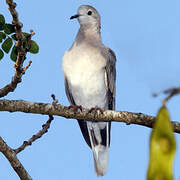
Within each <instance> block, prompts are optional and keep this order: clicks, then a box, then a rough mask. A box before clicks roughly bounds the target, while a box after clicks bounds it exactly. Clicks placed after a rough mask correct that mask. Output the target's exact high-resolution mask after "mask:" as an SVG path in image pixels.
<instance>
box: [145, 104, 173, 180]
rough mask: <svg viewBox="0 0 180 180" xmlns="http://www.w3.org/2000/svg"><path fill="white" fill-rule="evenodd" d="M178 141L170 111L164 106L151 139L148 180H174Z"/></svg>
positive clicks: (159, 113)
mask: <svg viewBox="0 0 180 180" xmlns="http://www.w3.org/2000/svg"><path fill="white" fill-rule="evenodd" d="M175 151H176V140H175V137H174V134H173V129H172V126H171V121H170V118H169V113H168V110H167V108H166V107H165V106H163V107H162V108H161V109H160V110H159V112H158V115H157V117H156V122H155V124H154V129H153V130H152V133H151V139H150V159H149V167H148V172H147V179H148V180H173V159H174V155H175Z"/></svg>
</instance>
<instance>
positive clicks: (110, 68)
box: [105, 48, 116, 110]
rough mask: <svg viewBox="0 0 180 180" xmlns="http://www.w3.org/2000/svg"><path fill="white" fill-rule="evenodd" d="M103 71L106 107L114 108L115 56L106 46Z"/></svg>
mask: <svg viewBox="0 0 180 180" xmlns="http://www.w3.org/2000/svg"><path fill="white" fill-rule="evenodd" d="M105 73H106V74H105V77H106V78H105V79H106V86H107V98H108V109H110V110H114V109H115V96H116V56H115V53H114V52H113V51H112V50H111V49H110V48H108V61H107V64H106V67H105Z"/></svg>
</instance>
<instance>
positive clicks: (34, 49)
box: [29, 40, 39, 54]
mask: <svg viewBox="0 0 180 180" xmlns="http://www.w3.org/2000/svg"><path fill="white" fill-rule="evenodd" d="M29 52H30V53H32V54H37V53H38V52H39V46H38V44H37V43H36V42H35V41H33V40H31V46H30V49H29Z"/></svg>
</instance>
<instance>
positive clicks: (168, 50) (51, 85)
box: [0, 0, 180, 180]
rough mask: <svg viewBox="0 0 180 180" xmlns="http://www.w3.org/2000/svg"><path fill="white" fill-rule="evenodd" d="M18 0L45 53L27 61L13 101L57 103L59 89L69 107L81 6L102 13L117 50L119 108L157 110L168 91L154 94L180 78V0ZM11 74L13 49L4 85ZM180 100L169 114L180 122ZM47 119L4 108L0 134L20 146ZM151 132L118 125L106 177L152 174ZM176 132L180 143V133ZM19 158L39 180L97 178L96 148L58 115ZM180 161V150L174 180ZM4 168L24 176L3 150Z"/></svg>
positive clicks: (4, 173)
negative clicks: (65, 59) (66, 76)
mask: <svg viewBox="0 0 180 180" xmlns="http://www.w3.org/2000/svg"><path fill="white" fill-rule="evenodd" d="M16 3H17V5H18V6H17V10H18V12H19V17H20V20H21V22H23V24H24V26H23V30H24V31H26V32H27V31H29V30H30V29H33V30H34V31H35V32H36V35H35V36H34V37H33V39H34V40H36V41H37V42H38V44H39V46H40V52H39V54H37V55H31V54H28V56H27V60H32V65H31V67H30V68H29V69H28V71H27V72H26V74H25V76H24V77H23V82H22V83H21V84H19V85H18V88H17V89H16V90H15V92H14V93H10V94H9V95H8V96H7V97H5V98H7V99H24V100H28V101H36V102H46V103H47V102H49V103H51V101H52V100H51V97H50V95H51V94H52V93H54V94H56V97H57V98H58V99H59V102H60V103H61V104H63V105H69V103H68V101H67V98H66V96H65V92H64V82H63V74H62V69H61V61H62V56H63V55H64V52H65V51H66V50H67V49H68V48H70V47H71V45H72V42H73V40H74V38H75V36H76V33H77V31H78V28H79V24H78V22H77V21H76V20H73V21H70V20H69V17H70V16H71V15H74V14H75V13H76V11H77V8H78V7H79V6H80V5H82V4H89V5H92V6H94V7H95V8H96V9H97V10H98V11H99V13H100V14H101V20H102V30H101V31H102V39H103V42H104V44H105V45H107V46H109V47H110V48H112V49H113V50H114V51H115V53H116V56H117V98H116V102H117V103H116V109H117V110H119V111H131V112H142V113H146V114H149V115H155V114H156V113H157V111H158V109H159V107H160V105H161V101H162V99H163V97H164V96H163V95H161V96H160V97H158V98H153V97H152V93H153V92H160V91H162V90H164V89H166V88H171V87H173V86H178V85H179V84H180V78H179V77H180V70H179V69H180V50H179V48H180V33H179V32H180V23H179V19H180V11H179V7H180V1H179V0H173V1H170V0H158V1H156V0H151V1H147V0H136V1H134V0H126V1H122V0H111V1H97V0H96V1H94V0H92V1H90V0H89V1H87V0H76V1H73V0H67V1H59V0H54V1H43V2H42V1H36V0H31V1H20V0H17V1H16ZM0 13H2V14H4V15H5V16H6V19H7V21H8V22H10V21H11V16H10V14H9V11H8V7H7V5H6V4H5V0H4V1H1V6H0ZM26 63H27V62H26ZM13 73H14V69H13V62H12V61H11V60H9V56H8V55H7V56H5V58H4V59H3V60H2V61H0V87H3V86H4V85H6V84H7V83H8V82H9V81H10V80H11V77H12V76H13ZM179 102H180V96H177V97H174V98H173V99H172V100H171V101H170V102H169V103H168V108H169V111H170V115H171V119H172V120H175V121H180V117H179V108H178V107H179V105H180V103H179ZM47 119H48V117H47V116H43V115H33V114H23V113H7V112H1V113H0V120H1V126H0V135H1V136H2V137H3V138H4V140H5V141H6V142H7V143H8V145H10V146H11V147H12V148H16V147H18V146H19V145H20V144H21V143H22V142H23V141H24V140H27V139H28V138H30V137H31V136H32V135H33V134H35V133H36V132H37V131H38V130H39V129H40V128H41V125H42V124H43V123H44V122H45V121H46V120H47ZM150 133H151V129H148V128H145V127H141V126H136V125H130V126H127V125H125V124H123V123H113V124H112V131H111V148H110V155H109V157H110V158H109V167H108V172H107V174H106V175H105V176H104V177H102V178H101V179H103V180H109V179H117V178H118V179H121V180H132V179H134V180H143V179H146V171H147V165H148V156H149V136H150ZM175 136H176V140H177V144H178V145H177V148H178V147H179V141H180V135H178V134H175ZM18 157H19V159H20V160H21V162H22V163H23V165H24V166H25V168H26V169H27V170H28V172H29V173H30V175H31V176H32V178H33V179H37V180H41V179H44V180H49V179H53V180H61V179H62V180H63V179H67V180H68V179H72V178H73V179H82V180H90V179H91V180H94V179H97V176H96V174H95V172H94V167H93V166H94V164H93V157H92V153H91V151H90V149H89V148H88V146H87V145H86V143H85V141H84V139H83V138H82V135H81V132H80V130H79V127H78V124H77V122H76V120H66V119H64V118H61V117H55V120H54V121H53V122H52V125H51V128H50V130H49V132H48V133H47V134H46V135H44V136H43V137H42V138H41V139H39V140H37V141H36V142H35V143H34V144H33V145H32V146H30V147H28V148H27V149H25V150H24V151H23V152H21V153H20V154H19V155H18ZM179 167H180V151H179V148H178V149H177V153H176V158H175V163H174V176H175V179H176V180H178V179H179V178H180V171H179ZM0 169H1V173H0V179H11V180H17V179H19V178H18V176H17V175H16V173H15V172H14V171H13V170H12V168H11V167H10V165H9V162H8V161H7V160H6V159H5V158H4V157H3V156H2V155H1V156H0Z"/></svg>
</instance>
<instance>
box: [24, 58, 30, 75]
mask: <svg viewBox="0 0 180 180" xmlns="http://www.w3.org/2000/svg"><path fill="white" fill-rule="evenodd" d="M31 63H32V61H29V63H28V65H27V66H26V67H25V68H24V69H23V72H22V73H23V74H25V72H26V70H27V69H28V68H29V67H30V66H31Z"/></svg>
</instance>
